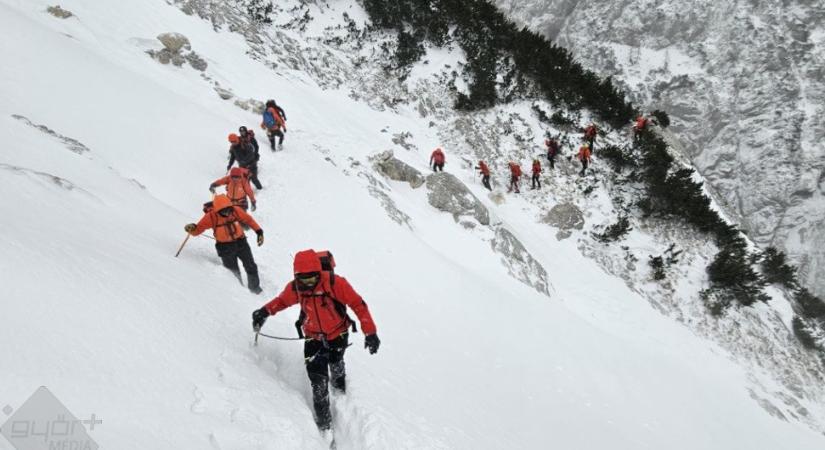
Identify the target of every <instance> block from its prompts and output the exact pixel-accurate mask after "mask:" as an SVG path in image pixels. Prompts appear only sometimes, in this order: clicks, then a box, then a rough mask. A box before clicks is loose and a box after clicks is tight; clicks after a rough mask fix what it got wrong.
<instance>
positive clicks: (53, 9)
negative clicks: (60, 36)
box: [46, 5, 74, 19]
mask: <svg viewBox="0 0 825 450" xmlns="http://www.w3.org/2000/svg"><path fill="white" fill-rule="evenodd" d="M46 12H48V13H49V14H51V15H53V16H55V17H57V18H58V19H68V18H69V17H72V16H73V15H74V14H72V12H71V11H69V10H66V9H63V8H61V7H60V5H54V6H49V7H48V8H46Z"/></svg>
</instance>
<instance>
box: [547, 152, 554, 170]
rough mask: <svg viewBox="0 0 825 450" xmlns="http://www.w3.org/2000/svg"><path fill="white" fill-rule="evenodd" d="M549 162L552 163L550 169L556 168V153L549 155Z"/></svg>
mask: <svg viewBox="0 0 825 450" xmlns="http://www.w3.org/2000/svg"><path fill="white" fill-rule="evenodd" d="M547 162H549V163H550V168H551V169H555V168H556V154H555V153H548V154H547Z"/></svg>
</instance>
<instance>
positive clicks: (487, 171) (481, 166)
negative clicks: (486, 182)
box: [478, 161, 490, 177]
mask: <svg viewBox="0 0 825 450" xmlns="http://www.w3.org/2000/svg"><path fill="white" fill-rule="evenodd" d="M478 170H480V171H481V174H482V175H484V176H485V177H488V176H490V168H489V167H487V163H485V162H484V161H479V162H478Z"/></svg>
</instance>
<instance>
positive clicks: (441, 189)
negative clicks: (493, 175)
mask: <svg viewBox="0 0 825 450" xmlns="http://www.w3.org/2000/svg"><path fill="white" fill-rule="evenodd" d="M427 189H428V190H429V192H428V193H427V199H428V200H429V202H430V204H431V205H433V206H434V207H435V208H436V209H438V210H441V211H444V212H448V213H450V214H452V215H453V219H455V220H456V222H458V220H459V217H461V216H473V217H475V219H476V220H478V222H479V223H480V224H482V225H489V224H490V214H489V212H488V211H487V208H486V207H485V206H484V205H483V204H481V202H480V201H479V200H478V199H477V198H476V196H475V195H473V193H472V192H470V190H469V189H467V186H464V183H462V182H461V181H459V179H458V178H456V177H455V176H454V175H453V174H451V173H447V172H438V173H434V174H432V175H430V176H428V177H427Z"/></svg>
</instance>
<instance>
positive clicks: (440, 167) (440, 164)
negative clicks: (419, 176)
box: [433, 163, 444, 172]
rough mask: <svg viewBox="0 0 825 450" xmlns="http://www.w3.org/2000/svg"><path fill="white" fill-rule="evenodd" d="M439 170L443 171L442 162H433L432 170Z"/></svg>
mask: <svg viewBox="0 0 825 450" xmlns="http://www.w3.org/2000/svg"><path fill="white" fill-rule="evenodd" d="M439 170H440V171H442V172H444V163H435V164H433V171H434V172H438V171H439Z"/></svg>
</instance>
